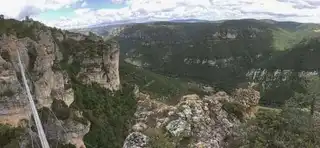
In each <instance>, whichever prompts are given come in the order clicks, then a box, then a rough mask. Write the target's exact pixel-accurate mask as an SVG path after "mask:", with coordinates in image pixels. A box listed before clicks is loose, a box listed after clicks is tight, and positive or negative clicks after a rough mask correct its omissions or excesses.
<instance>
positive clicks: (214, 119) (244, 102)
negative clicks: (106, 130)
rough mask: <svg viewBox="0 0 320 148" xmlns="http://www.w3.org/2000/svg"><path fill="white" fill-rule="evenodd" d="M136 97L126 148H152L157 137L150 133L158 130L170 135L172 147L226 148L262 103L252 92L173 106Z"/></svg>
mask: <svg viewBox="0 0 320 148" xmlns="http://www.w3.org/2000/svg"><path fill="white" fill-rule="evenodd" d="M136 95H137V98H138V108H137V111H136V113H135V119H136V124H135V125H134V126H133V127H132V133H131V134H129V135H128V137H127V138H126V140H125V142H124V145H123V148H147V147H152V146H151V144H150V141H151V139H152V137H153V136H155V135H150V130H155V129H156V130H162V132H164V133H165V134H166V135H169V136H170V138H169V139H171V144H172V145H173V146H180V147H181V146H182V145H183V147H190V148H222V147H226V146H227V145H228V141H227V139H228V138H229V137H232V136H234V135H233V134H235V133H234V128H236V127H238V126H239V125H240V123H241V122H242V121H244V120H246V119H248V118H252V117H254V114H255V113H256V110H257V105H258V102H259V99H260V94H259V92H257V91H255V90H253V89H237V90H236V91H235V92H234V94H233V95H231V96H229V95H227V94H226V93H225V92H218V93H216V94H214V95H212V96H205V97H203V98H200V97H199V96H198V95H195V94H191V95H186V96H183V97H182V98H181V99H180V101H179V103H178V104H176V105H174V106H170V105H166V104H163V103H161V102H157V101H155V100H152V99H150V96H149V95H146V94H143V93H140V92H138V91H136ZM185 139H188V140H187V142H186V140H185ZM169 143H170V142H169Z"/></svg>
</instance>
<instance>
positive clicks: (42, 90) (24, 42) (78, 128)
mask: <svg viewBox="0 0 320 148" xmlns="http://www.w3.org/2000/svg"><path fill="white" fill-rule="evenodd" d="M32 34H33V35H34V36H35V37H34V38H33V39H31V38H29V37H23V38H18V37H17V36H15V35H5V34H3V35H1V37H0V110H1V113H0V123H1V124H9V125H11V126H13V127H17V126H21V125H22V123H23V121H26V120H30V121H31V111H30V107H29V102H28V99H27V97H26V91H25V88H24V86H23V83H22V81H21V73H20V69H19V66H18V57H17V56H18V52H19V53H20V56H21V60H22V63H23V66H24V68H25V71H26V76H27V79H28V80H27V81H28V85H29V86H30V89H31V93H32V95H33V98H34V100H35V103H36V106H37V108H38V109H39V110H41V113H42V114H43V113H46V114H47V116H45V117H42V121H43V125H44V130H45V132H46V134H47V137H48V140H49V141H58V142H60V143H62V144H73V145H75V146H76V147H77V148H84V147H85V145H84V143H83V141H82V138H83V136H84V135H85V134H86V133H88V132H89V129H90V122H89V121H88V120H87V119H85V118H84V117H83V116H82V112H81V111H79V110H77V109H73V108H71V107H70V105H71V104H72V103H73V102H74V100H75V97H74V91H73V89H72V87H71V80H70V77H69V75H68V72H67V70H65V69H61V68H56V65H59V63H61V61H62V60H65V58H66V57H68V58H69V57H72V58H77V54H78V55H79V53H73V55H74V56H72V55H66V54H65V53H66V52H65V51H62V49H60V48H59V47H61V46H58V44H60V43H61V42H63V41H66V40H76V41H77V42H80V44H81V41H82V40H85V39H86V36H83V35H75V34H69V33H68V32H64V31H59V30H53V29H50V28H47V27H44V29H43V28H42V29H39V30H37V29H34V30H32ZM93 42H97V41H93ZM110 49H111V50H110ZM110 49H106V50H104V53H103V55H101V57H99V58H93V60H92V59H91V60H90V59H89V58H87V59H84V60H83V62H82V63H80V67H81V72H79V73H80V74H81V75H84V76H87V78H86V79H84V81H85V82H86V83H89V84H91V83H98V84H101V85H103V86H104V87H105V88H106V89H109V90H112V91H114V90H118V89H119V88H120V81H119V74H118V56H119V54H118V52H119V47H118V46H117V45H114V44H111V47H110ZM63 50H69V49H63ZM86 50H88V51H90V49H86ZM78 52H80V51H78ZM63 53H64V54H63ZM95 59H97V60H95ZM88 62H89V63H91V64H95V65H99V66H100V67H99V68H100V69H98V70H97V69H90V70H88V69H89V68H88V67H87V65H86V63H88ZM58 67H59V66H58ZM80 74H79V75H80ZM61 110H65V111H67V112H66V114H64V117H61V116H59V115H58V114H59V112H61ZM33 132H35V131H33ZM21 139H23V138H21ZM27 141H28V140H27ZM29 142H30V140H29Z"/></svg>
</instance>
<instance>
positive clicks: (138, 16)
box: [0, 0, 320, 28]
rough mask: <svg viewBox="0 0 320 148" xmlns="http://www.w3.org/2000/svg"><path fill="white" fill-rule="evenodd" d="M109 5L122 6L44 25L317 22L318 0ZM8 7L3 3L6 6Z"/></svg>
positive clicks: (60, 0) (165, 0)
mask: <svg viewBox="0 0 320 148" xmlns="http://www.w3.org/2000/svg"><path fill="white" fill-rule="evenodd" d="M11 1H17V0H11ZM11 1H8V2H7V3H11ZM21 1H23V0H21ZM32 1H39V2H42V3H41V5H37V6H36V8H41V10H42V9H43V8H46V9H57V8H61V7H65V6H70V5H71V4H73V3H76V2H79V1H80V2H81V3H82V4H83V3H85V2H84V1H83V0H51V1H52V2H51V3H49V2H47V3H43V1H45V0H32ZM53 1H54V2H53ZM112 2H114V3H122V4H124V3H125V4H126V5H125V7H124V8H120V9H98V10H95V9H83V8H82V9H76V10H75V13H76V14H77V15H76V16H75V17H73V18H68V19H61V20H60V19H57V20H52V21H49V22H45V23H47V24H49V25H52V26H57V27H62V28H72V27H85V26H89V25H93V24H99V23H115V22H119V21H128V20H129V21H148V20H166V19H183V18H197V19H206V20H221V19H241V18H257V19H275V20H286V21H287V20H291V21H300V22H317V23H320V0H112ZM22 3H23V2H22ZM12 4H15V3H12ZM17 4H18V5H15V6H14V8H12V9H10V10H8V9H6V10H4V11H8V12H9V11H10V12H11V13H12V14H14V13H15V12H16V11H18V12H20V11H21V10H22V9H21V8H20V7H25V6H26V4H27V3H25V4H21V2H20V3H17ZM10 5H11V4H5V6H7V7H8V6H10ZM42 6H44V7H43V8H42ZM2 7H4V6H0V13H1V10H3V9H2ZM31 12H32V11H31ZM16 15H17V14H16Z"/></svg>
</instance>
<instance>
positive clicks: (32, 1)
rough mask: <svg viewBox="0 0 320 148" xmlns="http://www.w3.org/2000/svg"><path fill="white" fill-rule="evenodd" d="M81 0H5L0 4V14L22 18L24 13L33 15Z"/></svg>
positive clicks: (68, 5)
mask: <svg viewBox="0 0 320 148" xmlns="http://www.w3.org/2000/svg"><path fill="white" fill-rule="evenodd" d="M79 1H81V0H6V1H4V0H3V1H2V2H1V4H0V14H4V15H6V16H8V17H11V18H18V19H19V18H22V17H24V16H26V15H35V14H38V13H40V12H42V11H44V10H49V9H53V10H57V9H60V8H62V7H70V5H72V4H74V3H77V2H79Z"/></svg>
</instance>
